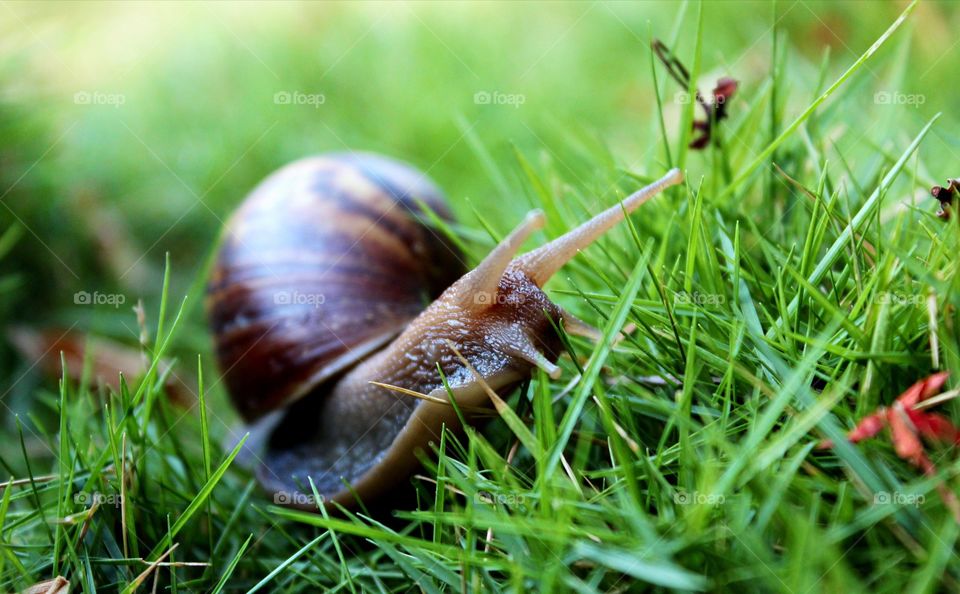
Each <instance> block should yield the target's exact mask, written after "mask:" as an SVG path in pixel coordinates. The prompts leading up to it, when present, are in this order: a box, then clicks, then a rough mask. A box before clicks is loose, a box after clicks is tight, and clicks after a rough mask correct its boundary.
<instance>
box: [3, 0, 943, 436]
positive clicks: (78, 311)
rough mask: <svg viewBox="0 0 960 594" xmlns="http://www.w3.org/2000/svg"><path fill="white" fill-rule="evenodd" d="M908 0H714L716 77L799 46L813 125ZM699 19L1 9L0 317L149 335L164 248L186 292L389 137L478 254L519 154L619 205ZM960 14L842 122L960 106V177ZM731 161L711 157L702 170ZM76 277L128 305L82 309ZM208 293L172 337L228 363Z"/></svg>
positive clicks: (20, 364)
mask: <svg viewBox="0 0 960 594" xmlns="http://www.w3.org/2000/svg"><path fill="white" fill-rule="evenodd" d="M905 5H906V3H904V2H888V3H880V2H878V3H867V2H802V1H797V2H790V1H786V2H780V3H778V4H776V5H773V4H770V3H767V2H723V3H706V4H705V5H704V7H703V10H704V25H705V30H704V47H703V64H702V68H703V73H702V76H701V77H700V87H701V88H702V89H704V90H708V89H709V88H711V87H712V85H713V82H714V81H715V80H716V78H718V77H720V76H732V77H734V78H736V79H738V80H740V81H741V87H740V91H739V92H738V94H737V96H736V97H735V99H734V102H733V103H732V104H731V106H730V109H729V111H730V113H731V120H732V121H734V122H735V121H736V120H737V119H738V109H740V110H742V109H743V108H745V107H746V106H747V105H749V104H751V103H753V102H754V101H756V100H758V99H759V98H760V96H761V95H763V94H765V93H769V86H768V83H769V77H770V75H771V72H772V70H773V69H774V67H775V64H779V67H780V68H789V69H790V72H791V75H790V78H789V79H788V80H786V81H785V85H786V86H785V87H783V88H784V89H786V92H782V90H781V96H780V97H779V98H778V101H779V102H780V106H781V107H780V108H781V109H782V112H783V114H784V120H785V121H790V120H792V118H793V117H795V115H796V114H798V113H799V112H800V111H801V110H802V109H803V108H804V107H805V106H806V105H808V104H809V103H810V101H811V100H812V99H813V97H815V95H816V93H817V92H819V91H821V90H822V89H823V82H824V78H825V80H826V82H830V81H832V80H834V79H835V78H836V77H837V76H838V75H839V74H840V73H841V72H842V71H843V70H844V69H845V68H846V67H847V66H849V64H851V63H852V62H853V61H854V60H855V59H856V57H857V56H859V55H860V54H861V53H862V52H863V51H864V50H865V49H866V48H867V47H868V46H869V45H870V43H872V42H873V41H874V40H875V39H876V38H877V37H878V36H879V35H880V34H881V33H882V32H883V31H884V30H885V29H886V28H887V27H888V26H889V24H890V23H891V22H892V21H893V20H894V19H895V18H896V16H897V14H899V12H900V11H901V10H902V9H903V8H904V6H905ZM695 15H696V6H695V5H690V4H685V3H672V2H664V3H654V2H637V3H600V2H590V3H578V2H572V3H549V4H542V3H523V2H511V3H509V4H501V3H496V2H490V3H487V2H473V3H462V4H456V5H453V4H447V3H357V4H339V3H322V4H321V3H309V4H293V3H280V2H270V3H264V4H256V3H243V4H194V3H183V4H181V3H162V4H161V3H156V4H153V3H125V4H114V3H109V4H83V3H59V4H58V3H51V4H34V3H20V2H2V3H0V225H2V229H0V230H2V231H5V232H6V234H5V235H3V236H2V237H3V239H2V240H0V256H2V259H0V319H2V322H0V323H2V324H3V325H4V326H5V327H6V328H8V329H9V328H10V327H12V326H14V325H27V326H30V327H37V328H43V327H75V328H76V329H77V330H81V331H84V332H90V333H93V334H97V335H101V336H108V337H112V338H114V339H117V340H119V341H122V342H125V343H128V344H131V345H135V344H136V343H137V340H138V334H139V329H138V327H137V322H136V318H135V315H134V313H133V311H132V309H131V307H132V306H133V305H134V304H135V303H136V302H137V300H138V299H142V300H143V302H144V304H145V307H146V311H147V318H148V320H149V326H150V327H151V328H152V327H153V326H154V325H155V320H156V314H157V309H158V301H159V295H160V292H161V285H162V275H163V267H164V255H165V254H166V253H169V255H170V261H171V265H172V280H171V296H172V297H173V302H174V303H176V302H178V301H179V299H180V298H181V297H182V296H183V295H184V294H187V293H188V292H190V290H191V287H195V286H197V283H200V282H202V280H203V278H202V275H203V267H204V265H205V262H206V261H207V259H208V256H209V254H210V252H211V250H212V249H213V246H214V245H215V243H216V239H217V237H218V234H219V232H220V230H221V228H222V226H223V222H224V221H225V220H226V219H227V217H228V216H229V214H230V212H231V211H232V209H233V208H235V207H236V205H237V204H238V203H239V202H240V201H241V200H242V198H243V197H244V195H245V194H246V193H247V192H248V191H249V190H250V189H251V188H252V187H253V186H254V185H255V184H256V183H257V182H258V181H259V180H260V179H262V178H263V177H264V176H266V175H267V174H268V173H270V172H271V171H272V170H274V169H276V168H277V167H279V166H281V165H283V164H285V163H287V162H289V161H291V160H294V159H297V158H299V157H302V156H305V155H309V154H313V153H319V152H324V151H342V150H371V151H378V152H382V153H385V154H388V155H391V156H394V157H398V158H401V159H404V160H407V161H410V162H411V163H413V164H415V165H416V166H418V167H419V168H421V169H422V170H424V171H426V172H428V174H429V175H430V176H431V177H433V178H434V179H435V180H436V181H437V182H438V183H439V184H440V186H441V187H443V188H444V189H445V191H446V192H447V193H448V195H449V197H450V199H451V202H452V204H453V208H454V210H455V212H456V213H457V214H458V217H459V219H460V221H461V222H462V224H463V233H464V236H465V237H466V238H468V240H470V239H471V238H472V239H476V240H477V241H476V242H475V243H472V244H471V245H476V248H477V254H481V253H483V252H484V251H485V250H486V249H487V248H488V246H489V241H484V240H485V239H486V238H487V235H486V234H485V233H482V225H481V224H480V223H479V219H478V218H477V216H476V213H477V212H480V213H482V214H483V216H484V218H485V219H486V221H487V222H489V224H490V225H491V226H492V227H494V228H495V229H497V230H498V231H504V230H506V229H509V228H510V227H511V226H512V225H513V224H514V223H515V222H516V221H517V220H518V219H519V217H520V216H521V213H522V212H523V211H525V210H526V209H527V208H528V207H529V204H530V202H531V192H532V191H533V190H532V189H531V187H530V184H529V183H528V182H527V181H526V180H525V178H524V176H523V174H522V169H521V166H520V165H519V163H518V160H517V157H516V155H517V153H520V154H522V155H524V156H525V158H526V159H527V160H529V161H530V162H531V163H532V164H533V166H535V167H548V166H549V169H550V170H551V171H553V172H554V173H553V174H552V175H551V177H550V179H549V180H548V181H549V183H550V184H551V190H553V191H556V192H558V193H562V192H561V188H562V187H563V186H564V185H565V184H569V185H574V186H577V187H579V188H586V189H587V190H590V189H591V188H595V189H596V190H597V196H598V200H599V199H600V198H601V194H602V193H603V192H604V188H605V186H604V185H603V180H601V179H598V176H597V173H596V172H594V171H591V170H589V169H586V168H585V167H584V166H582V165H580V164H579V163H578V159H577V154H578V152H580V151H584V152H589V153H590V154H592V155H595V154H597V153H598V152H602V153H604V154H607V155H608V159H609V161H610V163H611V164H614V165H615V166H618V167H622V168H624V169H627V170H630V171H637V172H644V171H647V170H649V169H653V168H654V167H653V166H654V165H655V164H657V163H662V162H663V150H662V149H663V147H662V146H656V145H655V146H650V145H649V142H644V141H643V140H641V139H649V138H658V137H659V135H658V134H657V133H656V127H657V126H658V120H657V117H656V114H657V111H656V103H655V95H654V82H653V78H652V76H651V53H650V49H649V47H650V45H649V43H650V38H651V35H653V36H656V37H659V38H661V39H664V40H665V41H666V42H667V43H668V44H669V45H671V47H672V48H673V49H674V51H675V53H677V54H678V55H679V56H681V57H682V58H683V59H684V60H685V61H686V62H687V63H688V65H689V63H690V60H691V57H692V55H693V51H694V48H693V43H694V39H695V31H696V20H695ZM775 23H776V29H777V30H778V31H779V38H778V42H777V43H778V44H779V54H778V55H779V56H781V57H782V59H780V60H774V58H773V55H774V47H773V46H774V34H773V31H774V24H775ZM958 31H960V15H958V13H957V11H956V10H955V8H954V7H953V6H952V5H951V3H947V2H942V3H938V2H926V3H923V4H922V5H921V6H920V7H919V8H918V9H917V10H916V11H915V13H914V15H913V16H912V17H911V20H910V22H909V23H908V24H907V25H906V32H905V33H904V32H901V33H899V34H898V36H897V38H896V39H895V40H894V42H892V43H891V44H889V45H888V46H887V47H884V48H883V49H882V50H881V55H883V56H886V58H884V62H885V63H887V64H892V67H890V68H887V67H885V68H884V69H883V70H882V71H876V70H874V68H873V67H872V66H871V65H870V64H868V65H867V67H866V68H865V69H864V70H863V71H862V72H860V73H858V75H857V76H856V77H855V78H854V79H853V80H851V81H849V82H848V83H847V85H846V86H845V87H844V89H843V97H842V101H844V102H857V103H858V104H860V105H862V109H858V110H854V111H851V116H850V117H849V118H847V120H846V121H844V122H843V125H844V126H846V127H848V129H861V130H863V134H862V135H851V134H840V133H838V134H837V137H838V138H840V139H841V140H839V142H843V143H848V144H851V145H852V146H846V147H842V148H843V150H844V154H848V155H850V159H851V161H853V162H855V163H858V164H859V163H869V162H870V153H871V152H872V153H879V152H881V151H883V150H887V149H892V148H893V147H895V146H898V145H899V146H903V145H904V143H903V140H904V139H905V138H907V137H908V136H910V135H912V134H915V133H916V131H917V130H918V129H919V128H920V127H921V126H922V124H923V123H924V122H926V121H928V120H929V119H930V117H931V116H932V115H933V114H935V113H936V112H940V111H942V112H944V117H943V118H942V119H941V120H940V122H939V123H938V125H937V127H936V129H935V130H934V132H933V134H932V135H931V138H930V139H929V140H928V141H927V143H926V144H925V147H924V150H923V151H922V152H921V156H922V158H923V159H924V160H925V162H924V164H923V166H922V167H921V168H920V170H921V171H923V172H928V173H929V175H930V177H931V178H933V179H938V180H939V179H940V178H941V177H946V176H947V175H948V174H950V175H956V174H957V173H958V172H957V171H956V170H950V171H948V169H949V167H950V166H953V167H955V168H956V167H960V158H958V157H957V155H960V143H958V140H957V138H958V137H957V135H956V134H954V133H953V132H954V131H955V130H956V127H957V123H958V119H957V115H956V114H958V113H960V94H958V93H956V92H954V90H953V88H952V87H953V83H954V81H955V78H956V65H957V56H958V49H957V48H958V45H957V43H958V40H960V36H958V34H957V32H958ZM893 80H896V81H898V82H897V86H896V87H891V84H892V83H891V81H893ZM659 84H660V87H661V89H662V91H661V93H662V96H663V97H664V98H665V110H666V118H665V119H666V125H667V128H668V132H670V133H671V134H673V131H675V129H676V122H677V120H678V116H677V115H676V114H678V113H679V106H678V105H677V101H675V100H672V98H673V97H674V96H675V93H677V92H678V91H680V88H679V87H678V85H676V83H674V82H673V81H672V80H669V79H666V78H665V77H664V76H663V72H662V69H661V70H660V79H659ZM878 93H881V94H882V93H887V97H894V98H896V97H900V99H899V104H885V103H884V101H883V100H882V99H878V97H879V96H878ZM898 94H899V95H898ZM911 98H912V99H911ZM897 101H898V100H897V99H894V100H892V101H890V102H888V103H897ZM825 109H830V104H829V103H828V104H827V106H826V107H825ZM673 137H675V136H673ZM734 140H735V139H734ZM895 152H899V151H895ZM744 154H745V155H749V154H751V152H750V150H746V151H745V153H744ZM830 158H833V157H830ZM708 165H709V163H708V162H707V159H706V157H705V156H699V155H698V156H694V157H693V158H692V159H691V161H690V163H689V168H690V171H691V174H692V178H693V179H696V172H697V171H698V169H702V168H704V167H706V166H708ZM733 165H734V168H736V167H737V166H740V165H742V164H741V163H734V164H733ZM922 181H924V182H926V181H928V180H922ZM607 198H608V199H609V197H607ZM755 206H756V205H749V204H747V205H744V206H743V208H744V210H749V209H751V208H754V207H755ZM78 292H86V293H90V294H95V293H99V294H101V295H113V296H115V297H114V299H113V301H118V299H117V298H116V296H122V301H123V303H122V304H119V305H118V306H114V305H113V304H110V303H104V304H100V305H96V304H92V305H91V304H83V303H79V304H78V303H76V298H75V296H76V295H77V294H78ZM187 311H188V319H187V321H186V323H185V324H184V325H183V328H182V331H181V332H179V333H178V335H177V338H176V344H175V347H174V353H175V354H177V355H179V356H180V357H181V360H183V359H186V360H187V361H190V360H192V359H193V358H194V357H196V353H198V352H199V353H201V354H203V356H204V357H205V358H208V357H209V353H210V339H209V336H208V335H207V332H206V328H205V324H204V321H203V307H202V303H200V302H198V301H197V300H195V302H194V303H192V305H191V307H190V308H189V309H188V310H187ZM31 365H32V363H31V362H30V361H27V360H24V359H23V358H22V357H20V356H19V355H18V354H17V353H15V352H14V351H13V349H12V348H11V347H10V346H9V345H8V344H7V343H6V342H5V341H3V342H2V344H0V393H3V394H4V395H3V397H2V401H3V403H4V405H5V407H4V408H3V409H2V410H0V431H2V432H3V434H6V435H10V434H12V433H8V432H11V431H13V420H12V419H13V415H12V414H11V413H12V412H15V413H18V414H21V415H22V414H26V413H28V412H29V411H31V410H32V405H33V401H34V398H35V396H34V394H35V393H36V390H37V388H38V387H40V388H43V387H46V388H53V387H55V382H51V380H49V379H45V378H43V377H41V376H40V375H39V374H37V373H36V370H35V369H33V370H32V369H31ZM210 368H211V369H212V365H211V367H210ZM221 389H222V388H219V387H217V388H216V389H215V391H216V392H218V395H217V396H215V397H219V398H222V394H219V391H220V390H221ZM223 415H224V416H227V415H229V413H228V412H224V413H223Z"/></svg>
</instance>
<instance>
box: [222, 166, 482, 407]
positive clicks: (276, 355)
mask: <svg viewBox="0 0 960 594" xmlns="http://www.w3.org/2000/svg"><path fill="white" fill-rule="evenodd" d="M418 200H420V201H423V203H425V204H426V205H427V206H428V207H429V208H430V209H431V210H432V211H433V212H434V213H436V214H437V215H438V216H440V217H441V218H443V219H446V220H448V221H449V220H452V217H451V214H450V211H449V209H448V208H447V206H446V204H445V202H444V199H443V196H442V194H441V193H440V191H439V190H438V189H437V187H436V186H435V185H434V184H433V183H432V182H431V181H430V180H429V179H428V178H427V177H426V176H425V175H423V174H421V173H419V172H418V171H416V170H415V169H413V168H412V167H410V166H408V165H405V164H403V163H400V162H398V161H394V160H391V159H388V158H385V157H381V156H377V155H371V154H364V153H350V154H331V155H322V156H317V157H311V158H306V159H302V160H300V161H296V162H294V163H292V164H290V165H288V166H286V167H284V168H282V169H280V170H279V171H277V172H275V173H274V174H272V175H271V176H270V177H268V178H267V179H266V180H264V181H263V182H262V183H261V184H260V185H259V186H258V187H257V188H256V189H254V191H253V192H252V193H251V194H250V195H249V196H248V197H247V199H246V200H245V201H244V203H243V205H242V206H241V207H240V209H239V210H238V211H237V212H236V214H235V215H234V216H233V217H232V218H231V220H230V221H229V223H228V225H227V229H226V233H225V236H224V238H223V245H222V247H221V252H220V255H219V260H218V262H217V264H216V267H215V269H214V272H213V275H212V278H211V281H210V285H209V288H208V311H209V316H210V323H211V326H212V328H213V332H214V336H215V341H216V352H217V358H218V361H219V364H220V369H221V371H222V373H223V375H224V378H225V381H226V384H227V388H228V390H229V393H230V396H231V398H232V399H233V402H234V405H235V406H236V407H237V409H238V410H239V411H240V414H241V415H242V416H243V417H244V418H245V419H246V420H248V421H252V420H255V419H257V418H260V417H262V416H263V415H264V414H266V413H268V412H270V411H273V410H276V409H278V408H280V407H282V406H283V405H285V404H287V403H289V402H291V401H292V400H294V399H296V398H299V397H300V396H303V395H304V394H305V393H307V392H308V391H310V390H311V389H313V388H314V387H316V386H317V385H319V384H320V383H321V382H323V381H325V380H327V379H328V378H330V377H332V376H334V375H337V374H338V373H340V372H342V371H344V370H345V369H347V368H349V367H351V366H352V365H353V364H355V363H357V362H358V361H359V360H361V359H363V358H364V357H365V356H367V355H368V354H369V353H370V352H372V351H374V350H376V349H378V348H380V347H381V346H382V345H383V344H385V343H386V342H387V341H389V340H390V339H391V338H392V337H393V336H395V335H396V334H397V333H399V332H400V331H401V330H402V329H403V327H404V326H405V325H406V324H407V323H408V322H409V321H410V320H412V319H413V318H414V317H416V316H417V315H418V314H419V313H420V312H421V311H422V310H423V309H424V308H425V307H426V305H427V304H429V303H430V302H431V301H432V300H433V299H434V298H436V297H437V296H438V295H439V294H440V293H442V292H443V290H444V289H446V288H447V287H448V286H449V285H450V284H452V283H453V282H454V281H455V280H457V279H458V278H460V276H461V275H462V274H463V273H464V272H465V264H464V262H463V258H462V256H461V254H460V253H459V251H458V250H457V249H456V248H455V247H454V246H453V245H451V244H450V243H449V242H448V241H447V240H446V239H445V238H444V237H443V236H442V234H441V233H440V232H439V231H438V230H436V229H434V228H431V227H430V226H429V224H428V223H427V222H426V217H425V216H424V215H423V214H422V211H421V209H420V206H419V205H418Z"/></svg>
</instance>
